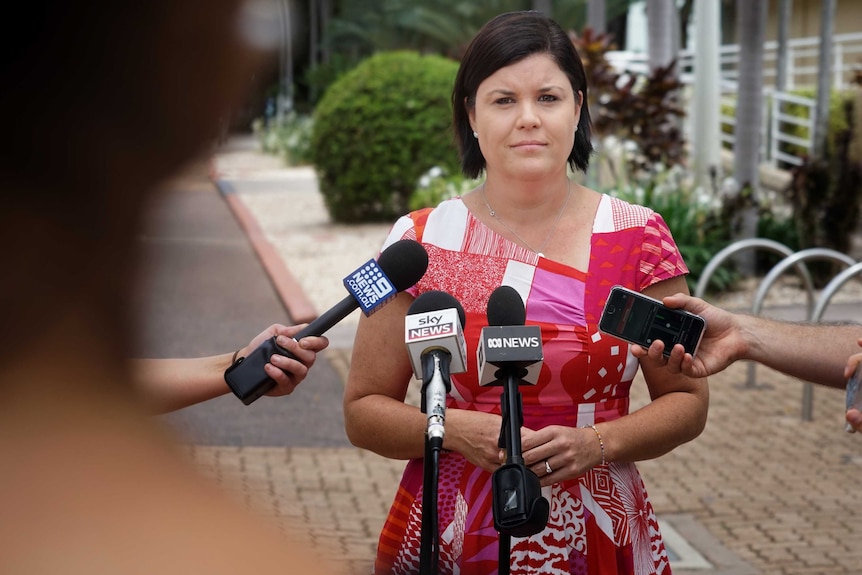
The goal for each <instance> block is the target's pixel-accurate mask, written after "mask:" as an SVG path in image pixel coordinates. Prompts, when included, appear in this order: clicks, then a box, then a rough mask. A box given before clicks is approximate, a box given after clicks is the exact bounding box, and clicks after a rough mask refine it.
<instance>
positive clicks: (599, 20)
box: [587, 0, 608, 34]
mask: <svg viewBox="0 0 862 575" xmlns="http://www.w3.org/2000/svg"><path fill="white" fill-rule="evenodd" d="M587 26H588V27H589V28H591V29H592V31H593V32H595V33H596V34H604V33H605V32H606V31H607V29H608V24H607V12H606V7H605V0H589V2H588V3H587Z"/></svg>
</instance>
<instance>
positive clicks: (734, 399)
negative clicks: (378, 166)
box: [186, 149, 862, 575]
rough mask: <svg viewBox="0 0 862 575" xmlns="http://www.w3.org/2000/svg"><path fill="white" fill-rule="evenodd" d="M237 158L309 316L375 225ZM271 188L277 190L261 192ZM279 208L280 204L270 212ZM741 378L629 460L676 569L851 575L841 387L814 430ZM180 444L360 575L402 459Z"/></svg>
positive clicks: (849, 486) (794, 398)
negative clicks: (348, 222) (674, 537)
mask: <svg viewBox="0 0 862 575" xmlns="http://www.w3.org/2000/svg"><path fill="white" fill-rule="evenodd" d="M243 153H244V154H246V155H245V156H243V157H239V156H236V157H234V156H226V155H225V156H222V157H221V158H220V159H218V160H219V161H220V162H221V163H220V164H217V168H218V167H220V169H221V170H222V172H221V177H228V178H230V179H231V182H232V183H233V184H234V187H235V189H236V191H237V194H238V195H239V197H240V199H241V200H242V201H243V202H245V204H246V205H247V207H248V208H249V211H250V212H251V213H252V214H254V215H255V217H256V218H257V219H258V222H259V224H260V226H261V229H262V230H263V233H264V234H266V236H267V238H268V239H269V241H271V242H272V244H273V245H274V246H276V249H278V250H279V251H280V252H281V253H282V255H283V256H284V260H285V262H286V264H287V267H288V268H289V269H290V270H291V272H293V274H294V276H295V278H296V280H297V282H299V283H300V284H302V283H303V282H306V286H307V285H309V284H308V282H319V283H314V284H313V285H314V286H317V287H319V288H320V289H314V290H312V291H308V288H307V287H306V290H307V292H306V293H305V294H304V296H306V297H308V298H309V299H310V300H312V302H313V304H314V305H315V306H316V307H317V309H318V310H323V309H325V308H326V307H328V306H329V305H332V304H333V303H335V302H336V301H338V300H339V299H340V298H341V297H343V293H340V292H338V291H337V289H336V290H335V291H334V292H332V293H330V292H327V291H326V289H328V288H325V286H328V285H329V284H333V285H335V287H336V288H337V287H338V286H337V285H336V284H337V281H340V277H343V275H345V274H346V272H348V271H350V270H351V269H353V268H355V267H356V266H357V265H358V264H359V263H361V262H362V261H364V259H367V257H369V256H368V255H367V252H368V250H370V249H374V248H373V247H371V246H374V245H378V244H379V241H381V240H382V237H379V239H378V236H379V235H380V234H381V233H385V228H380V227H377V228H373V227H368V228H362V229H359V230H352V231H351V230H343V229H339V230H335V231H333V230H332V229H329V228H327V226H326V222H325V221H322V220H320V218H321V217H324V218H325V216H321V215H320V211H319V210H320V199H319V197H317V195H316V194H315V192H314V191H313V190H309V189H305V188H303V186H306V184H307V181H306V180H304V179H303V177H305V178H307V177H308V175H309V173H308V172H305V173H304V176H302V177H299V178H298V179H297V181H298V182H299V185H298V188H302V189H304V191H302V190H300V191H297V187H291V185H290V184H289V183H286V182H288V181H289V180H290V178H284V177H282V176H280V175H279V170H278V168H277V167H274V166H272V165H271V164H269V163H267V162H269V160H267V159H261V158H259V157H256V156H255V155H254V153H252V152H250V151H249V150H247V149H246V150H244V152H243ZM255 158H257V159H255ZM254 162H260V164H257V165H255V164H254ZM261 165H265V166H266V170H262V169H260V166H261ZM264 172H265V173H264ZM294 175H295V174H294ZM276 181H277V182H278V185H277V186H274V185H267V184H266V182H270V184H272V183H273V182H276ZM249 182H255V184H254V185H251V184H249ZM302 202H311V204H310V205H311V206H312V207H308V206H307V205H306V204H303V203H302ZM279 205H280V206H282V207H283V209H281V210H280V211H277V206H279ZM354 232H356V235H351V234H352V233H354ZM344 242H348V243H350V244H351V245H352V249H347V248H345V247H344ZM372 255H373V254H372ZM345 257H346V259H342V258H345ZM303 262H305V263H307V264H308V265H309V266H313V272H311V271H308V270H309V269H310V268H305V267H303V266H304V265H305V264H304V263H303ZM327 274H328V276H327ZM324 278H329V279H328V280H326V281H324ZM332 278H338V279H337V280H334V279H332ZM857 309H858V311H859V312H860V313H859V314H856V311H857ZM848 310H849V311H848ZM841 313H842V314H843V315H844V316H845V317H847V314H848V313H849V314H852V315H850V316H849V317H857V318H858V317H862V304H860V305H858V306H856V305H855V304H852V303H851V304H849V307H847V308H845V309H844V310H843V311H842V312H841ZM354 323H355V317H354V318H349V319H348V320H347V321H346V322H344V324H343V325H340V326H339V328H338V329H336V330H334V331H333V333H332V334H331V335H332V338H331V339H332V341H333V344H332V346H331V347H330V349H328V350H327V351H325V352H324V353H323V354H322V355H321V360H323V361H326V362H328V364H329V366H331V370H332V371H333V373H335V374H336V375H335V376H334V377H335V378H336V380H337V381H340V382H341V383H342V384H343V381H344V377H345V374H346V372H347V369H348V368H349V362H350V341H351V337H350V336H351V331H350V330H351V325H353V324H354ZM746 378H747V367H746V365H745V364H744V363H738V364H735V365H733V366H731V367H730V368H729V369H728V370H726V371H725V372H723V373H721V374H719V375H717V376H715V377H713V378H711V379H710V391H711V403H710V413H709V422H708V424H707V428H706V430H705V432H704V433H703V434H702V435H701V436H700V437H699V438H697V439H696V440H695V441H693V442H691V443H689V444H686V445H683V446H681V447H679V448H677V449H676V450H674V451H673V452H672V453H670V454H667V455H665V456H663V457H661V458H659V459H656V460H651V461H645V462H641V463H640V464H639V468H640V470H641V472H642V474H643V477H644V481H645V482H646V485H647V489H648V491H649V493H650V496H651V499H652V502H653V504H654V506H655V509H656V512H657V513H658V515H659V517H660V519H662V520H663V522H664V523H665V524H667V525H670V526H671V527H672V528H673V529H674V530H675V531H676V532H678V533H679V534H680V535H681V536H682V537H683V538H684V539H685V540H686V541H687V542H688V543H689V544H691V546H692V547H693V548H694V549H695V550H696V551H697V552H699V553H700V554H701V555H702V556H703V557H704V558H705V559H706V560H707V561H709V563H710V564H711V567H710V568H708V569H702V568H701V569H696V568H693V567H686V566H685V565H686V564H685V563H682V562H680V563H679V564H678V565H679V566H677V567H675V569H674V572H675V573H677V574H682V575H694V574H713V573H714V574H722V575H748V574H753V573H761V574H765V575H773V574H774V575H813V574H820V575H838V574H850V573H859V572H860V566H862V543H860V542H862V521H860V520H859V519H858V518H857V517H856V516H855V513H856V510H860V509H862V494H860V490H859V489H858V487H857V486H858V485H859V483H860V480H862V436H859V434H848V433H846V432H845V431H844V425H843V412H844V409H843V402H844V397H843V391H842V390H836V389H827V388H822V387H815V389H814V417H813V421H811V422H805V421H802V419H801V417H800V413H801V404H802V388H803V384H802V383H801V382H799V381H798V380H795V379H793V378H788V377H786V376H783V375H781V374H779V373H777V372H774V371H771V370H768V369H766V368H762V367H761V368H759V369H758V378H757V385H756V386H754V387H746V385H745V381H746ZM308 385H310V384H309V382H308V381H307V382H306V383H304V384H303V386H308ZM412 393H413V392H411V394H412ZM295 397H296V396H291V398H283V401H288V402H289V401H292V400H295ZM632 398H633V401H632V408H633V409H634V408H636V407H637V406H639V405H642V404H643V403H644V402H646V401H647V400H648V397H647V394H646V389H645V386H644V385H643V384H642V382H639V383H636V384H635V385H634V386H633V392H632ZM231 399H233V398H231ZM283 425H285V426H290V425H291V422H290V421H289V420H288V421H284V423H283ZM295 431H297V432H299V431H301V430H299V429H295ZM186 449H188V452H189V454H190V456H191V457H192V460H193V462H194V463H195V464H196V465H197V466H199V468H200V469H201V471H202V472H203V473H204V474H205V475H207V476H210V477H212V478H214V479H215V480H216V481H218V482H220V483H221V484H222V485H223V486H224V487H225V488H226V489H227V491H228V492H229V493H230V494H231V495H232V496H235V497H239V498H241V499H242V500H243V501H245V502H246V504H247V505H248V506H249V507H251V508H252V509H255V510H257V511H258V512H260V513H261V514H262V515H263V516H264V517H267V518H268V519H270V520H272V521H274V522H275V523H276V524H277V525H279V527H280V528H281V529H283V530H285V531H286V532H290V533H291V534H293V535H295V536H298V537H300V538H302V539H303V540H305V541H307V544H308V545H310V546H311V547H313V548H314V549H317V550H319V552H320V553H321V555H322V556H327V557H329V558H332V559H334V560H336V561H337V562H338V564H339V565H342V566H343V572H344V573H345V574H346V575H354V574H367V573H369V572H370V569H371V562H372V558H373V554H374V548H375V544H376V539H377V534H378V532H379V530H380V528H381V526H382V523H383V520H384V517H385V514H386V511H387V507H388V505H389V503H390V501H391V499H392V496H393V494H394V492H395V488H396V486H397V481H398V478H399V476H400V471H401V469H402V468H403V462H400V461H391V460H387V459H384V458H382V457H379V456H377V455H375V454H372V453H369V452H367V451H363V450H359V449H356V448H353V447H350V446H343V445H336V446H333V447H320V446H306V445H284V446H271V445H249V444H240V445H217V444H208V445H207V444H204V443H195V444H191V445H188V446H187V447H186ZM671 547H673V546H671ZM672 565H675V563H674V562H672Z"/></svg>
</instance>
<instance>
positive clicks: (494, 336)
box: [476, 286, 551, 561]
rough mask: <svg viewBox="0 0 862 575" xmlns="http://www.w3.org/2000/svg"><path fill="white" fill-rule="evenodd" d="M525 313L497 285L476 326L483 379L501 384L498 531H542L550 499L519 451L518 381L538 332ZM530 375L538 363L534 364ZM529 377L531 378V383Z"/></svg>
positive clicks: (511, 293) (536, 351)
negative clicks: (484, 319)
mask: <svg viewBox="0 0 862 575" xmlns="http://www.w3.org/2000/svg"><path fill="white" fill-rule="evenodd" d="M526 317H527V313H526V310H525V309H524V301H523V300H522V299H521V296H520V294H519V293H518V292H517V291H516V290H515V289H514V288H512V287H509V286H500V287H498V288H497V289H495V290H494V291H493V292H492V293H491V297H490V298H489V299H488V324H489V326H488V327H484V328H482V336H481V338H480V341H479V349H478V350H477V352H476V354H477V356H478V357H479V367H480V374H481V373H483V372H487V374H486V375H485V376H484V377H486V378H487V379H488V381H487V383H482V381H483V379H482V378H483V376H482V375H480V380H479V384H480V385H490V384H494V385H502V386H503V394H502V396H501V397H500V403H501V408H502V415H503V424H502V425H501V428H500V441H499V446H500V447H502V448H505V449H506V463H505V464H504V465H502V466H501V467H499V468H497V469H496V470H495V471H494V473H493V474H492V475H491V481H492V483H491V490H492V492H493V507H492V511H493V515H494V527H495V528H496V529H497V531H498V532H500V533H501V535H507V536H514V537H527V536H529V535H534V534H536V533H539V532H540V531H542V529H544V528H545V525H547V523H548V517H549V515H550V509H551V507H550V503H549V502H548V500H547V499H545V498H544V497H542V488H541V485H540V483H539V478H538V477H537V476H536V474H535V473H533V472H532V471H531V470H530V469H529V468H527V466H526V465H525V464H524V458H523V456H522V455H521V426H522V425H523V424H524V414H523V407H522V404H521V394H520V392H519V391H518V385H519V384H521V383H526V382H527V379H528V377H529V372H528V368H535V367H536V366H540V364H541V361H542V359H543V356H542V332H541V328H539V326H525V325H524V321H525V320H526ZM535 374H536V376H537V375H538V369H535ZM535 382H536V379H535V378H533V379H532V382H531V383H535ZM504 547H507V546H506V545H504V540H503V539H502V536H501V540H500V560H501V561H503V560H505V561H508V560H509V557H508V555H509V549H508V548H504Z"/></svg>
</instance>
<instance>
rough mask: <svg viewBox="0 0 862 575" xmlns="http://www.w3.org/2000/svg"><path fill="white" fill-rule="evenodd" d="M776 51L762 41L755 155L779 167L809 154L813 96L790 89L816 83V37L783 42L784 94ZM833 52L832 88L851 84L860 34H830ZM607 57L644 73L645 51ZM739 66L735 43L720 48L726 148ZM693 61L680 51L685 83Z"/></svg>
mask: <svg viewBox="0 0 862 575" xmlns="http://www.w3.org/2000/svg"><path fill="white" fill-rule="evenodd" d="M777 49H778V43H777V42H774V41H772V42H767V43H766V44H764V63H763V75H764V90H763V124H762V126H761V139H760V141H761V148H760V155H761V158H760V159H761V161H762V162H763V163H767V164H771V165H774V166H779V167H788V166H798V165H800V164H801V163H802V161H803V160H802V158H803V157H804V156H806V155H808V154H810V152H811V148H812V140H813V135H814V107H815V100H813V99H812V98H806V97H803V96H799V95H796V94H791V93H789V90H794V89H798V88H802V87H808V86H810V87H814V86H816V83H817V70H818V54H819V49H820V39H819V38H817V37H812V38H795V39H792V40H790V41H788V47H787V86H786V87H785V90H786V91H784V92H779V91H776V90H775V88H774V80H775V76H776V70H775V62H776V60H777ZM832 53H833V57H832V68H831V69H832V75H833V84H832V88H833V89H835V90H843V89H846V88H848V87H849V86H850V85H852V83H853V81H854V78H855V76H856V75H857V73H862V33H852V34H837V35H835V36H834V37H833V45H832ZM608 60H609V62H610V63H611V65H613V66H614V67H615V68H617V69H618V70H629V71H632V72H638V73H647V72H648V71H649V65H648V62H647V55H646V54H643V53H633V52H619V51H617V52H610V53H609V54H608ZM738 64H739V46H738V45H728V46H722V47H721V48H720V52H719V65H720V73H721V85H722V98H721V103H722V112H721V128H722V135H721V140H722V145H723V146H724V147H725V148H728V149H730V150H732V149H733V146H734V135H733V134H734V128H735V119H734V115H735V110H736V99H735V94H736V92H737V89H736V86H737V83H736V80H737V77H738V74H737V73H738V68H737V66H738ZM693 65H694V58H693V55H692V54H691V53H690V52H683V53H681V54H680V58H679V70H680V78H681V80H682V82H683V83H684V84H691V83H692V82H693V81H694V74H693ZM791 110H792V113H791ZM686 136H687V137H688V136H689V134H686Z"/></svg>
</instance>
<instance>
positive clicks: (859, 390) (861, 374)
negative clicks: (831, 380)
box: [844, 363, 862, 433]
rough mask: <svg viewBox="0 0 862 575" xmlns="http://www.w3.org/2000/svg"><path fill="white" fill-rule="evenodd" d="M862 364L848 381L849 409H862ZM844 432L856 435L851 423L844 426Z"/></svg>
mask: <svg viewBox="0 0 862 575" xmlns="http://www.w3.org/2000/svg"><path fill="white" fill-rule="evenodd" d="M860 383H862V363H860V364H859V365H857V366H856V370H855V371H854V372H853V375H852V376H851V377H850V379H848V380H847V406H846V407H847V409H851V408H853V409H862V385H860ZM844 430H845V431H846V432H848V433H856V430H855V429H853V426H852V425H850V424H849V423H846V424H845V425H844Z"/></svg>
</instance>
